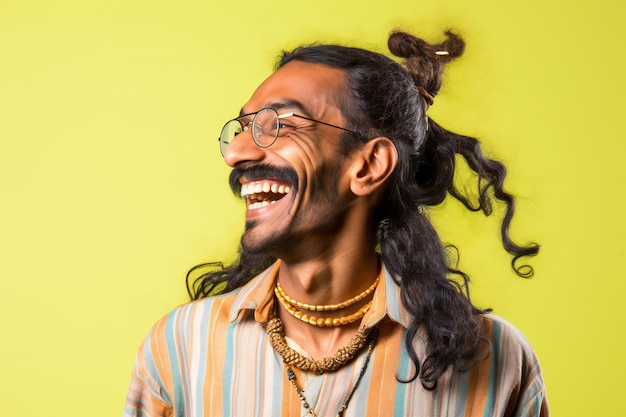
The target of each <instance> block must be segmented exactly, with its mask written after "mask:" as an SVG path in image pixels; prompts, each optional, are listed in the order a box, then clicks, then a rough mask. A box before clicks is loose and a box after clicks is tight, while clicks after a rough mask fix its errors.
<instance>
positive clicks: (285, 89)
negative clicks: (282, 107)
mask: <svg viewBox="0 0 626 417" xmlns="http://www.w3.org/2000/svg"><path fill="white" fill-rule="evenodd" d="M345 88H346V76H345V73H344V72H343V70H341V69H337V68H331V67H328V66H326V65H322V64H314V63H309V62H302V61H291V62H289V63H287V64H285V65H284V66H282V67H281V68H279V69H278V70H277V71H276V72H274V73H273V74H272V75H271V76H270V77H268V78H267V79H266V80H265V81H264V82H263V83H262V84H261V85H260V86H259V87H258V88H257V89H256V91H255V92H254V94H253V95H252V97H251V98H250V100H249V101H248V103H246V105H245V107H244V109H243V112H245V113H250V112H254V111H257V110H259V109H261V108H263V107H270V106H271V105H273V104H276V103H284V102H287V103H292V104H296V105H297V106H296V107H301V109H300V110H302V111H304V112H307V113H308V115H309V116H318V117H319V116H323V115H327V114H328V113H329V112H330V113H336V112H338V111H339V109H338V105H337V102H338V99H339V97H341V95H343V93H344V91H345Z"/></svg>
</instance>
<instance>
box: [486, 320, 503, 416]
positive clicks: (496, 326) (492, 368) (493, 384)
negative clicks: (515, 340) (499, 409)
mask: <svg viewBox="0 0 626 417" xmlns="http://www.w3.org/2000/svg"><path fill="white" fill-rule="evenodd" d="M491 340H492V341H493V343H492V349H493V351H492V352H491V358H490V360H489V383H488V388H487V399H486V400H485V411H484V413H483V416H485V417H489V416H490V415H491V411H492V410H494V406H495V401H496V393H497V390H498V383H499V378H498V372H499V368H498V361H499V360H500V359H502V360H504V358H501V356H500V355H501V349H500V345H501V343H502V326H501V325H500V323H498V322H497V321H495V320H494V321H492V330H491Z"/></svg>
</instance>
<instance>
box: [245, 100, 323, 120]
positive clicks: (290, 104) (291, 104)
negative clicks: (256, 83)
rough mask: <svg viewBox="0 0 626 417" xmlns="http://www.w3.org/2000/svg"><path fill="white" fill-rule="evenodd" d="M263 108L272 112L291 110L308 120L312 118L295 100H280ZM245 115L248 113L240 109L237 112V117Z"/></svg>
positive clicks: (266, 104)
mask: <svg viewBox="0 0 626 417" xmlns="http://www.w3.org/2000/svg"><path fill="white" fill-rule="evenodd" d="M263 108H270V109H274V110H281V109H290V110H291V109H292V110H296V111H297V112H299V113H302V115H303V116H307V117H309V118H310V117H312V116H311V113H310V112H309V111H308V110H307V109H306V107H304V105H303V104H302V103H300V102H299V101H297V100H281V101H276V102H268V103H265V104H264V105H263ZM259 110H260V109H259ZM257 111H258V110H257ZM246 114H250V113H246V112H245V111H244V109H243V107H242V108H241V110H239V117H241V116H245V115H246Z"/></svg>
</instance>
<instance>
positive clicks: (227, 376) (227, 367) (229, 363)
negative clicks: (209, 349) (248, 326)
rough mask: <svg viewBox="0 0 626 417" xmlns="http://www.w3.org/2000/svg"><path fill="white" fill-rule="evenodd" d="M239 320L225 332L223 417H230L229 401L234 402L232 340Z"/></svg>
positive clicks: (215, 341)
mask: <svg viewBox="0 0 626 417" xmlns="http://www.w3.org/2000/svg"><path fill="white" fill-rule="evenodd" d="M238 322H239V320H235V321H234V322H232V323H231V324H230V326H228V330H227V331H226V357H225V358H224V368H223V372H224V374H223V375H224V379H223V384H222V402H223V404H224V417H227V416H230V415H231V414H232V410H231V408H230V406H231V401H236V399H235V398H233V396H232V390H233V387H232V385H233V383H234V381H233V372H234V366H235V365H234V354H233V353H234V348H235V344H234V340H235V331H236V330H237V324H238ZM212 343H219V341H217V340H214V341H212Z"/></svg>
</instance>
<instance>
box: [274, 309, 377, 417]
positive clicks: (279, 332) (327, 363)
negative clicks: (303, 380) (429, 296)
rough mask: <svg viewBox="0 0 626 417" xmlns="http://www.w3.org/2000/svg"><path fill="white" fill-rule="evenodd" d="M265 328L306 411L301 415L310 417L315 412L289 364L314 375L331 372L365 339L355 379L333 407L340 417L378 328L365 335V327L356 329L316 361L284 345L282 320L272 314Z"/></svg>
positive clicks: (359, 377)
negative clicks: (366, 343)
mask: <svg viewBox="0 0 626 417" xmlns="http://www.w3.org/2000/svg"><path fill="white" fill-rule="evenodd" d="M265 331H266V332H267V334H268V336H269V340H270V344H271V345H272V347H273V348H274V350H276V352H277V353H278V354H279V355H280V356H281V357H282V358H283V363H284V364H285V371H286V372H287V378H288V379H289V381H290V382H291V384H292V385H293V387H294V388H295V390H296V392H297V393H298V397H300V401H301V402H302V406H303V407H304V409H305V410H306V414H305V415H310V416H312V417H317V413H315V411H314V409H313V407H311V405H310V404H309V402H308V400H307V399H306V397H305V396H304V390H303V389H301V388H300V387H298V384H297V382H296V374H295V373H294V372H293V370H292V369H291V366H294V367H296V368H298V369H300V370H302V371H305V372H312V373H315V374H317V375H321V374H323V373H325V372H331V371H335V370H337V369H339V368H340V367H342V366H343V365H345V364H346V363H348V362H349V361H351V360H352V359H353V358H354V357H355V356H356V354H357V353H358V352H359V351H360V350H361V349H362V348H363V346H364V345H365V342H367V341H369V343H368V348H367V354H366V356H365V359H364V360H363V365H362V366H361V369H360V371H359V375H358V376H357V378H356V381H355V382H354V385H353V386H352V389H351V390H350V392H349V393H348V396H347V397H346V399H345V401H344V402H343V404H342V405H341V406H340V407H339V409H338V410H337V417H342V416H343V413H344V411H345V410H346V409H347V408H348V404H349V403H350V400H351V399H352V396H353V395H354V392H355V391H356V389H357V388H358V386H359V383H360V382H361V379H362V378H363V375H364V374H365V371H366V369H367V365H368V364H369V361H370V357H371V356H372V352H373V350H374V346H375V345H376V339H377V337H378V328H374V329H373V330H372V331H371V332H370V333H369V335H367V334H366V332H367V330H366V329H365V328H361V329H359V330H358V332H357V333H356V334H355V335H354V336H353V337H352V339H351V340H350V342H349V343H348V344H347V345H346V346H344V347H342V348H340V349H339V350H338V351H337V352H336V353H335V354H334V355H333V356H329V357H326V358H323V359H320V360H315V359H309V358H307V357H305V356H303V355H302V354H300V353H299V352H296V351H295V350H293V349H291V348H290V347H289V346H287V342H286V341H285V333H284V329H283V323H282V321H281V320H280V319H279V318H278V317H275V318H273V319H271V320H270V321H268V322H267V323H266V325H265Z"/></svg>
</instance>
